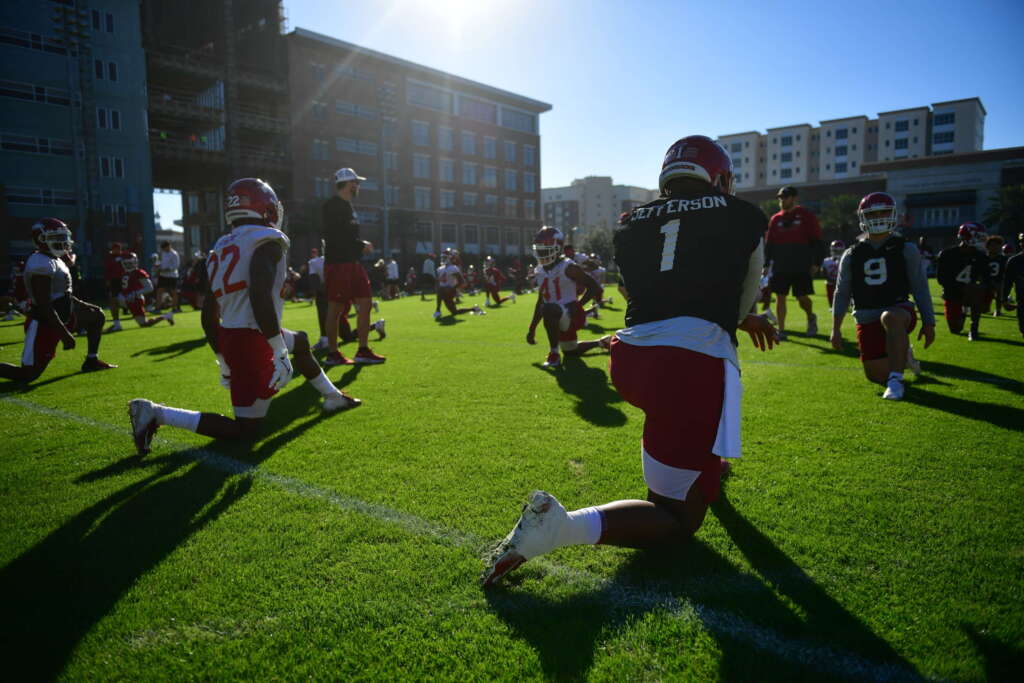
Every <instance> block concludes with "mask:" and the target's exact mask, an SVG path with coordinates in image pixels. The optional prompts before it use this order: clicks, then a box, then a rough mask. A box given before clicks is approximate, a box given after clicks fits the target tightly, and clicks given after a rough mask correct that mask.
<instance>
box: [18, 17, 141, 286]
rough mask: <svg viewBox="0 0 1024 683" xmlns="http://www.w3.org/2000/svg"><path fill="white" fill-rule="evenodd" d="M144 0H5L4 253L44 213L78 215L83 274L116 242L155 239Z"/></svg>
mask: <svg viewBox="0 0 1024 683" xmlns="http://www.w3.org/2000/svg"><path fill="white" fill-rule="evenodd" d="M139 27H140V22H139V6H138V3H125V2H118V1H117V0H92V1H91V2H90V3H89V4H88V7H87V8H78V7H77V6H76V3H59V2H47V3H40V2H29V1H28V0H9V1H8V2H4V3H3V4H2V5H0V81H2V83H0V100H2V106H0V135H2V137H0V185H2V187H3V191H2V194H3V201H2V202H0V212H2V221H3V226H4V237H3V239H0V262H6V261H7V260H8V259H9V258H11V257H16V256H24V255H26V254H27V253H28V252H30V251H31V250H32V249H33V247H32V243H31V238H30V234H29V228H30V227H31V225H32V224H33V223H34V222H35V221H36V219H38V218H40V217H42V216H54V217H57V218H60V219H62V220H64V221H65V222H66V223H68V225H69V226H70V227H71V229H72V232H73V234H74V239H75V242H76V247H75V252H76V253H77V255H78V258H79V264H80V267H81V269H82V273H83V275H85V276H86V277H92V278H99V277H102V262H103V256H104V255H105V254H106V252H107V248H108V245H109V244H110V242H113V241H119V242H123V243H127V244H128V245H129V246H130V247H131V248H133V249H136V250H140V251H142V252H146V251H147V250H151V249H152V248H153V244H154V235H153V198H152V182H151V176H150V164H149V156H150V153H149V144H148V142H147V138H146V117H145V109H146V95H145V93H146V72H145V68H144V64H145V59H144V54H143V50H142V37H141V33H140V28H139Z"/></svg>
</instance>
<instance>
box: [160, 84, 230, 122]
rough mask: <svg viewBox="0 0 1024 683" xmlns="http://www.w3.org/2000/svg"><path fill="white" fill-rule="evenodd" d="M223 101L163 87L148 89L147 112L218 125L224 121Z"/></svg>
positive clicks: (203, 94)
mask: <svg viewBox="0 0 1024 683" xmlns="http://www.w3.org/2000/svg"><path fill="white" fill-rule="evenodd" d="M223 108H224V104H223V99H222V98H221V99H219V101H218V98H215V97H211V96H210V95H209V93H196V92H189V91H186V90H177V89H174V88H167V87H163V86H153V87H150V89H149V110H150V111H151V112H152V113H153V114H157V115H162V116H171V117H175V118H183V119H189V120H193V121H203V122H205V123H215V124H220V123H223V121H224V111H223Z"/></svg>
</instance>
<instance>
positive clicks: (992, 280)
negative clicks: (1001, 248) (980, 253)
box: [988, 254, 1008, 288]
mask: <svg viewBox="0 0 1024 683" xmlns="http://www.w3.org/2000/svg"><path fill="white" fill-rule="evenodd" d="M1007 258H1008V257H1006V256H1003V255H1002V254H997V255H995V256H989V257H988V284H989V285H990V286H992V287H996V288H999V287H1000V286H1002V284H1003V275H1004V274H1005V273H1006V260H1007Z"/></svg>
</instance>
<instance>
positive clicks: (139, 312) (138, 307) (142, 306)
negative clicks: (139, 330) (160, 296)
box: [125, 297, 146, 318]
mask: <svg viewBox="0 0 1024 683" xmlns="http://www.w3.org/2000/svg"><path fill="white" fill-rule="evenodd" d="M125 306H126V307H127V308H128V312H129V313H131V314H132V317H133V318H138V317H143V318H145V317H146V301H145V299H143V298H142V297H136V298H134V299H129V300H128V301H126V302H125Z"/></svg>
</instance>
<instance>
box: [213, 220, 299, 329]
mask: <svg viewBox="0 0 1024 683" xmlns="http://www.w3.org/2000/svg"><path fill="white" fill-rule="evenodd" d="M267 242H279V243H280V244H281V248H282V249H283V250H284V254H282V256H281V260H280V261H278V262H277V272H276V273H275V274H274V285H273V289H272V291H271V295H272V296H273V300H274V309H275V312H276V313H277V320H278V322H280V320H281V311H282V310H283V309H284V299H283V298H282V297H281V288H282V287H283V286H284V280H285V276H286V275H287V274H288V265H287V264H288V245H289V242H288V237H287V236H286V235H285V234H284V233H283V232H281V231H280V230H277V229H275V228H268V227H265V226H262V225H241V226H238V227H236V228H234V229H233V230H232V231H231V232H229V233H228V234H227V235H224V236H223V237H221V238H220V239H219V240H217V244H215V245H214V247H213V251H212V252H211V253H210V256H209V258H207V259H206V273H207V275H209V277H210V290H211V291H212V292H213V295H214V296H215V297H217V303H218V304H219V305H220V324H221V327H228V328H240V327H241V328H249V329H253V330H258V329H259V325H257V324H256V318H255V316H254V315H253V313H252V304H251V303H250V302H249V267H250V266H251V265H252V255H253V254H254V253H255V251H256V248H257V247H259V246H260V245H261V244H266V243H267Z"/></svg>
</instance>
